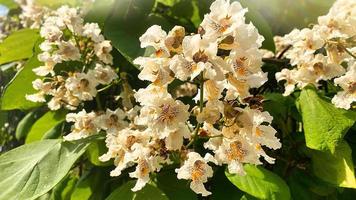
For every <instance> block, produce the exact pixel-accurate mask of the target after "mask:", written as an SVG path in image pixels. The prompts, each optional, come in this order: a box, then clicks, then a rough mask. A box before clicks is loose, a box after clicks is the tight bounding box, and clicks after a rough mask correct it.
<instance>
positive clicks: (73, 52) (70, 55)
mask: <svg viewBox="0 0 356 200" xmlns="http://www.w3.org/2000/svg"><path fill="white" fill-rule="evenodd" d="M56 53H57V54H58V55H59V56H60V57H61V59H62V60H63V61H70V60H79V59H80V57H81V55H80V53H79V49H78V48H77V47H76V46H75V45H74V44H72V42H65V41H62V42H60V43H59V44H58V51H57V52H56Z"/></svg>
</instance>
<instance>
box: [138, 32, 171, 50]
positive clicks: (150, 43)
mask: <svg viewBox="0 0 356 200" xmlns="http://www.w3.org/2000/svg"><path fill="white" fill-rule="evenodd" d="M166 37H167V33H166V32H165V31H164V30H162V27H161V26H158V25H153V26H151V27H150V28H148V29H147V31H146V32H145V33H144V34H143V35H142V36H141V37H140V42H141V48H146V47H153V48H154V49H155V50H156V53H155V54H156V56H157V57H167V55H169V51H168V49H167V48H166V46H165V44H164V41H165V39H166Z"/></svg>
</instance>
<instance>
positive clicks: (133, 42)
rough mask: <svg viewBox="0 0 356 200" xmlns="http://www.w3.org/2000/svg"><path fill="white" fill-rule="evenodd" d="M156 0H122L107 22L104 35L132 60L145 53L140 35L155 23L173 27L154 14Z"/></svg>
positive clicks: (116, 4)
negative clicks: (141, 46) (152, 12)
mask: <svg viewBox="0 0 356 200" xmlns="http://www.w3.org/2000/svg"><path fill="white" fill-rule="evenodd" d="M154 3H155V1H154V0H120V1H116V2H115V4H114V8H113V10H112V12H111V15H110V16H109V18H108V20H107V21H106V23H105V28H104V35H105V36H106V38H108V39H109V40H111V41H112V44H113V46H114V47H115V48H116V49H117V50H118V51H119V52H120V53H121V54H122V55H123V56H124V57H125V58H126V59H127V60H128V61H130V62H132V61H133V60H134V59H135V58H137V57H138V56H141V55H143V54H144V53H145V50H144V49H141V48H140V41H139V37H140V36H141V35H142V34H143V33H145V32H146V30H147V28H149V27H150V26H151V25H153V24H159V25H160V26H162V27H163V28H167V27H169V28H171V26H170V24H169V23H168V22H167V21H166V20H165V19H164V18H162V17H161V16H158V15H152V14H150V13H151V10H152V8H153V6H154Z"/></svg>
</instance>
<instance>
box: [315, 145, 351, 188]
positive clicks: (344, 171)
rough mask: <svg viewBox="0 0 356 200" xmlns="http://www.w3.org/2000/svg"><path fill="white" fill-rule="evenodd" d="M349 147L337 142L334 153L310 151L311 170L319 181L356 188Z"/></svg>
mask: <svg viewBox="0 0 356 200" xmlns="http://www.w3.org/2000/svg"><path fill="white" fill-rule="evenodd" d="M351 153H352V152H351V149H350V146H349V145H348V144H347V142H345V141H341V142H339V144H338V146H337V147H336V149H335V152H333V153H332V152H322V151H316V150H310V156H311V160H312V169H313V172H314V174H315V175H316V176H317V177H319V178H320V179H322V180H324V181H326V182H328V183H331V184H333V185H336V186H340V187H347V188H356V179H355V173H354V165H353V163H352V157H351Z"/></svg>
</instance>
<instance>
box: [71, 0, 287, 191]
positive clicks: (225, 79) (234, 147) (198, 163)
mask: <svg viewBox="0 0 356 200" xmlns="http://www.w3.org/2000/svg"><path fill="white" fill-rule="evenodd" d="M210 9H211V12H210V13H209V14H207V15H205V17H204V20H203V22H202V24H201V26H200V28H199V30H198V33H197V34H187V33H186V32H185V29H184V28H183V27H181V26H175V27H174V28H173V29H172V30H171V31H169V32H168V33H166V32H165V31H163V30H162V28H161V27H160V26H158V25H154V26H152V27H150V28H149V29H148V30H147V31H146V32H145V33H144V34H143V35H142V36H141V37H140V42H141V47H142V48H151V49H152V50H153V53H152V54H151V55H150V56H148V57H139V58H137V59H135V60H134V63H135V64H136V65H138V66H139V67H140V68H141V72H140V74H139V76H138V77H139V78H140V79H141V80H145V81H149V82H150V84H149V85H148V86H147V87H146V88H143V89H140V90H138V91H137V92H136V93H135V95H134V97H135V100H136V102H138V103H139V104H140V107H139V106H136V107H134V108H132V109H131V110H130V111H129V112H128V114H127V115H125V116H123V117H117V118H115V119H123V121H125V122H126V121H127V122H128V124H127V126H126V127H124V128H122V129H121V130H120V129H115V130H114V131H107V137H106V146H107V147H108V152H107V153H106V154H104V155H103V156H101V157H100V160H101V161H108V160H110V159H114V164H115V166H116V168H115V169H114V170H113V171H112V172H111V175H112V176H118V175H120V174H121V172H122V170H124V169H126V168H128V167H131V166H136V170H135V171H134V172H132V173H130V177H133V178H137V179H138V181H137V183H136V185H135V186H134V188H133V189H132V190H133V191H137V190H140V189H141V188H142V187H144V186H145V184H146V183H147V182H149V180H150V178H149V176H150V173H153V172H158V171H159V170H160V169H161V168H162V167H163V166H164V165H166V164H170V163H172V162H173V161H172V160H171V159H170V158H171V157H170V155H171V153H172V152H178V153H179V154H180V157H181V158H182V160H181V162H182V166H181V167H180V168H179V169H176V172H177V177H178V178H179V179H187V180H191V184H190V186H191V188H192V190H193V191H195V192H196V193H199V194H202V195H203V196H207V195H209V194H211V193H210V192H209V191H207V190H206V189H205V187H204V183H205V182H207V181H208V178H210V177H212V176H213V170H212V167H211V166H210V165H209V162H210V163H214V164H215V165H225V164H226V165H228V168H229V172H230V173H238V174H241V175H243V174H244V170H243V167H242V165H243V163H251V164H256V165H257V164H261V163H262V162H261V161H260V157H261V156H262V157H264V159H265V160H266V161H267V162H270V163H273V162H274V159H273V158H270V157H269V156H267V154H266V153H265V152H264V150H263V149H262V146H266V147H269V148H272V149H277V148H280V147H281V143H280V142H279V140H278V139H277V138H276V137H275V133H276V131H275V130H274V129H273V128H272V127H271V126H270V123H271V121H272V117H271V116H270V115H269V114H268V113H267V112H262V111H260V109H257V108H253V107H254V106H253V105H250V104H249V101H248V99H249V98H253V96H252V95H251V94H250V92H249V90H250V89H251V88H258V87H260V86H261V85H262V84H264V82H266V81H267V74H266V73H264V72H263V71H262V70H261V65H262V53H261V51H260V50H259V48H260V47H261V43H262V41H263V37H262V36H261V35H259V33H258V31H257V29H256V28H255V27H254V26H253V24H251V23H250V24H246V22H245V17H244V15H245V13H246V12H247V10H246V9H243V8H242V7H241V5H240V3H238V2H233V3H232V4H230V2H229V1H228V0H217V1H215V2H214V3H213V4H212V5H211V8H210ZM175 79H178V80H180V81H183V82H185V85H183V86H182V87H180V88H179V89H178V90H177V91H179V92H176V93H175V95H174V96H173V95H171V94H170V93H169V92H168V88H169V84H170V83H172V81H173V80H175ZM194 84H197V85H198V86H199V92H197V94H196V97H195V98H194V99H195V100H196V103H197V105H196V106H190V105H186V104H184V103H183V102H182V101H181V100H178V99H177V98H180V97H182V96H192V95H194V94H192V92H193V93H194V91H196V88H197V86H196V85H194ZM192 85H194V86H192ZM84 114H85V113H84ZM89 118H90V116H89ZM73 121H75V119H73ZM89 121H91V122H93V123H92V124H93V125H89V127H91V128H89V129H88V130H89V132H91V130H92V128H93V129H96V128H98V126H97V125H95V124H96V122H95V120H89ZM119 121H122V120H119ZM75 122H76V123H77V121H75ZM195 122H196V123H195ZM191 124H196V125H195V126H194V125H191ZM78 127H80V126H79V124H78ZM120 127H122V126H120ZM99 129H102V128H99ZM93 132H95V131H93ZM199 138H202V139H204V138H205V140H206V143H205V145H204V147H205V148H206V149H207V150H209V151H211V152H213V153H212V154H209V153H207V154H205V155H204V156H201V155H200V154H199V153H197V152H194V148H192V146H194V145H192V144H193V143H194V142H196V140H197V139H199Z"/></svg>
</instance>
